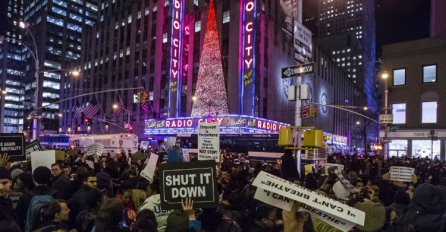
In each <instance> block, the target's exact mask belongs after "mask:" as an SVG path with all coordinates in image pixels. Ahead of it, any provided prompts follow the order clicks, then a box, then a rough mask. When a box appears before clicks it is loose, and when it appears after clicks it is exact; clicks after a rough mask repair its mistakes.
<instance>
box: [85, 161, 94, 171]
mask: <svg viewBox="0 0 446 232" xmlns="http://www.w3.org/2000/svg"><path fill="white" fill-rule="evenodd" d="M85 163H86V164H87V165H88V167H90V168H91V169H94V162H93V161H91V160H85Z"/></svg>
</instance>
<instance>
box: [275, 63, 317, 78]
mask: <svg viewBox="0 0 446 232" xmlns="http://www.w3.org/2000/svg"><path fill="white" fill-rule="evenodd" d="M311 73H314V63H308V64H302V65H296V66H291V67H286V68H282V78H290V77H297V76H303V75H306V74H311Z"/></svg>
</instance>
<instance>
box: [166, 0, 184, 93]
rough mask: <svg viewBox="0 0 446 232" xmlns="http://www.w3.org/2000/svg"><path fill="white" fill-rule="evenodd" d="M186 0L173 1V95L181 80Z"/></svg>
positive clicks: (171, 78)
mask: <svg viewBox="0 0 446 232" xmlns="http://www.w3.org/2000/svg"><path fill="white" fill-rule="evenodd" d="M183 12H184V0H173V6H172V35H171V44H170V88H169V91H170V92H171V93H175V92H176V91H177V89H178V85H179V83H178V81H179V80H181V79H180V77H181V53H182V44H183V43H182V36H183V15H184V13H183Z"/></svg>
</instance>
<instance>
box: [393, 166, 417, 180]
mask: <svg viewBox="0 0 446 232" xmlns="http://www.w3.org/2000/svg"><path fill="white" fill-rule="evenodd" d="M414 171H415V169H413V168H410V167H401V166H391V167H390V171H389V172H390V180H393V181H401V182H412V173H413V172H414Z"/></svg>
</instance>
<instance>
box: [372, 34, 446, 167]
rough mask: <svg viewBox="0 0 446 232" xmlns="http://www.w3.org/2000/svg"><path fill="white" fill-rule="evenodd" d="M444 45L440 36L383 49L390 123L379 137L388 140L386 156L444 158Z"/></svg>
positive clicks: (445, 63)
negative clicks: (391, 120) (390, 115)
mask: <svg viewBox="0 0 446 232" xmlns="http://www.w3.org/2000/svg"><path fill="white" fill-rule="evenodd" d="M445 46H446V37H445V36H439V37H433V38H425V39H420V40H414V41H408V42H401V43H395V44H390V45H385V46H384V47H383V59H382V61H383V63H382V67H381V73H384V72H386V73H388V75H389V78H388V79H387V84H388V86H389V107H390V108H391V112H389V113H391V114H392V115H393V123H392V124H391V125H389V128H388V132H387V133H386V132H385V130H382V131H381V132H380V137H381V138H383V139H384V140H386V141H387V140H389V141H390V142H389V144H388V154H389V156H404V155H410V156H412V157H428V158H435V157H436V156H437V157H438V158H441V159H442V160H444V159H445V153H446V151H445V147H446V121H445V120H442V119H444V118H445V117H446V113H445V112H446V111H445V110H444V104H442V102H444V101H445V100H446V92H445V91H444V88H445V86H446V80H444V79H443V78H441V77H443V76H444V75H445V69H444V67H446V51H445V49H444V47H445ZM408 94H410V96H408Z"/></svg>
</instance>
